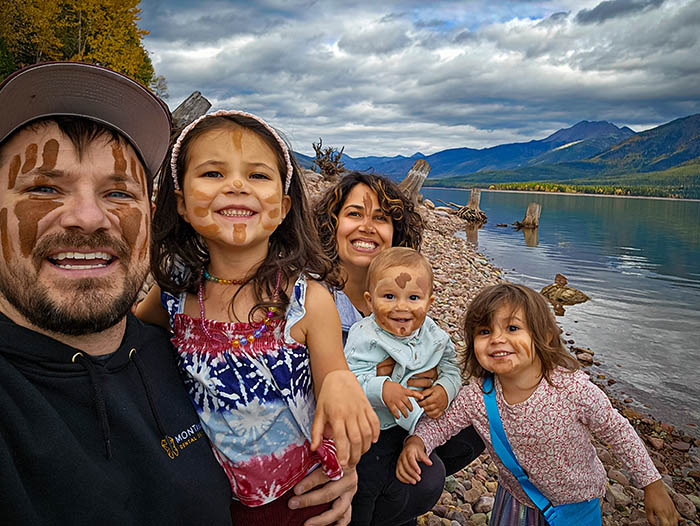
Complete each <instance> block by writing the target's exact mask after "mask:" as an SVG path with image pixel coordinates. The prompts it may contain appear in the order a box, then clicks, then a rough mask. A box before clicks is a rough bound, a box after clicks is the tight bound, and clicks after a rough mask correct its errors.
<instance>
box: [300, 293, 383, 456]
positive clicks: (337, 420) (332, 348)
mask: <svg viewBox="0 0 700 526" xmlns="http://www.w3.org/2000/svg"><path fill="white" fill-rule="evenodd" d="M305 306H306V315H305V316H304V318H303V319H302V320H301V321H300V322H299V329H300V330H302V331H303V332H304V335H305V341H306V346H307V347H308V349H309V358H310V362H311V374H312V376H313V380H314V386H315V392H316V414H315V415H314V423H313V427H312V429H311V437H312V440H311V448H312V449H314V450H315V449H316V448H317V447H318V446H319V445H320V444H321V439H322V438H323V432H324V430H326V428H327V427H330V429H331V430H332V438H333V440H334V441H335V446H336V449H337V452H338V460H339V462H340V463H341V465H343V466H354V465H355V464H357V462H358V461H359V460H360V456H361V455H362V453H364V452H365V451H367V450H368V449H369V446H370V445H371V443H372V442H375V441H376V440H377V438H378V437H379V419H378V418H377V415H376V413H375V412H374V410H373V409H372V407H371V406H370V404H369V402H368V401H367V397H366V396H365V394H364V392H363V391H362V387H360V384H359V383H358V381H357V379H356V378H355V375H354V374H352V372H350V370H349V369H348V364H347V362H346V361H345V355H344V353H343V345H342V339H341V331H340V318H339V317H338V311H337V310H336V308H335V303H334V302H333V298H332V297H331V295H330V293H329V292H328V291H327V290H326V289H325V288H324V287H323V286H322V285H321V284H320V283H318V282H315V281H311V280H309V282H308V284H307V289H306V305H305Z"/></svg>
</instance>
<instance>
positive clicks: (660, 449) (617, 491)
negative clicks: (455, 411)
mask: <svg viewBox="0 0 700 526" xmlns="http://www.w3.org/2000/svg"><path fill="white" fill-rule="evenodd" d="M307 175H308V176H309V177H308V181H309V190H310V194H311V195H312V196H314V195H318V193H319V192H321V191H322V190H323V189H324V188H326V187H327V186H328V184H329V183H327V182H325V181H322V180H321V179H320V178H319V176H318V174H314V173H313V172H307ZM425 205H428V206H425ZM418 210H419V212H420V213H421V215H422V216H423V218H424V220H425V222H426V231H425V235H424V240H423V247H422V252H423V253H424V254H425V255H426V257H427V258H428V259H429V260H430V262H431V263H432V265H433V270H434V273H435V302H434V303H433V306H432V307H431V310H430V315H431V317H432V318H433V319H434V320H435V321H436V322H437V323H438V324H439V325H440V326H441V327H442V328H443V329H444V330H446V331H447V332H448V333H450V335H451V336H452V339H453V341H454V343H455V346H456V347H457V351H458V352H459V350H460V348H462V349H463V348H464V340H463V338H462V336H461V334H460V333H461V328H460V325H461V318H462V316H463V315H464V312H465V310H466V307H467V305H468V304H469V301H471V299H472V298H473V297H474V296H475V295H476V293H477V292H478V291H479V290H481V289H482V288H483V287H485V286H488V285H493V284H496V283H499V282H502V281H504V278H503V273H502V271H501V270H500V269H498V268H496V267H494V266H492V265H490V264H489V263H488V261H487V260H486V258H484V257H483V256H482V255H481V254H479V253H478V252H477V251H476V250H475V249H474V247H473V245H471V244H470V243H468V242H467V241H466V240H464V239H461V238H459V237H456V236H455V235H454V234H455V233H456V232H457V231H462V230H464V227H465V225H466V223H465V222H464V221H463V220H461V219H459V218H458V217H456V216H454V215H451V214H449V213H448V212H447V211H445V210H440V209H437V210H436V209H435V208H434V207H432V206H430V203H425V204H422V205H420V206H419V207H418ZM567 337H568V338H570V335H567ZM567 341H568V343H569V344H570V349H571V351H572V352H573V353H575V354H576V356H577V358H579V361H580V362H581V364H582V365H583V368H584V370H587V366H590V365H591V364H592V363H593V362H594V361H595V359H594V352H593V351H591V350H589V349H584V348H581V347H575V346H573V343H574V342H573V340H571V339H569V340H567ZM589 374H592V373H590V371H589ZM601 377H602V378H601ZM592 380H593V382H594V383H596V385H598V386H599V387H601V389H603V390H604V391H606V387H607V386H608V385H610V384H612V383H614V380H613V379H609V378H606V377H605V376H604V375H602V374H601V375H592ZM606 392H607V391H606ZM610 399H611V402H612V404H613V406H614V407H616V408H617V409H618V410H619V411H620V412H621V413H622V414H623V415H624V416H625V417H627V419H628V420H629V421H630V422H631V423H632V425H633V426H634V428H635V429H636V430H637V433H638V434H639V435H640V436H641V437H642V439H643V441H644V443H645V444H646V446H647V449H648V450H649V454H650V455H651V457H652V459H653V461H654V464H655V465H656V466H657V468H658V469H659V472H660V473H661V474H662V477H663V480H664V483H665V484H666V486H667V489H668V490H669V493H670V494H671V496H672V498H673V501H674V502H675V504H676V507H677V509H678V511H679V513H680V515H681V517H682V518H681V521H680V524H682V525H700V439H698V438H693V437H690V436H688V435H686V434H685V433H683V432H680V431H678V430H676V429H674V427H673V426H670V425H667V424H664V423H662V422H659V421H657V420H655V419H653V418H651V417H648V416H645V415H642V414H640V413H637V412H636V411H634V410H632V409H630V408H628V407H627V406H626V404H625V403H624V401H620V400H616V399H615V398H612V397H611V398H610ZM594 443H595V446H596V449H597V451H598V456H599V458H600V459H601V461H602V462H603V465H604V466H605V468H606V470H607V472H608V488H607V491H606V495H605V498H604V499H603V502H602V509H603V525H604V526H618V525H619V526H623V525H624V526H627V525H629V526H643V525H646V524H648V522H647V519H646V515H645V513H644V492H643V491H642V490H640V489H638V488H636V487H634V486H633V485H632V484H631V483H630V480H629V476H628V475H627V474H626V473H625V471H624V469H623V468H622V467H621V465H620V463H619V462H618V461H617V459H615V458H614V457H613V455H612V454H611V453H610V451H609V450H608V448H607V447H606V446H605V445H604V444H601V443H597V442H594ZM497 482H498V473H497V470H496V466H495V464H494V463H493V462H492V461H491V459H490V457H489V455H488V453H484V454H483V455H481V456H480V457H479V458H478V459H477V460H476V461H474V462H472V463H471V464H470V465H469V466H468V467H467V468H465V469H464V470H462V471H460V472H458V473H456V474H455V475H454V476H451V477H448V478H447V480H446V481H445V490H444V492H443V494H442V496H441V497H440V500H439V501H438V504H437V505H436V506H435V507H434V508H433V510H432V511H431V512H429V513H427V514H426V515H423V516H422V517H420V518H419V521H418V524H419V525H421V526H467V525H484V524H488V520H489V517H490V512H491V508H492V507H493V500H494V495H495V492H496V486H497Z"/></svg>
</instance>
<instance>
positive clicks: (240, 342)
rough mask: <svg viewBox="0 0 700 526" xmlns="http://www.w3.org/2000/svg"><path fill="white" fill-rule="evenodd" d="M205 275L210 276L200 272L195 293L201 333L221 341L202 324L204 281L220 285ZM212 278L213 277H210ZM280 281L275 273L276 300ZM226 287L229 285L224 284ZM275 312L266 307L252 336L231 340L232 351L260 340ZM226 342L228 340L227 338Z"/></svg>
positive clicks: (207, 273) (216, 280) (275, 310)
mask: <svg viewBox="0 0 700 526" xmlns="http://www.w3.org/2000/svg"><path fill="white" fill-rule="evenodd" d="M207 275H209V276H211V274H209V272H207V271H206V269H205V270H203V271H202V278H201V279H200V280H199V291H198V292H197V298H198V299H199V321H200V323H201V324H202V331H204V334H206V335H207V338H209V339H210V340H217V341H221V339H220V338H215V337H214V336H213V335H212V334H211V333H210V332H209V329H207V326H206V324H205V323H204V319H205V318H204V280H205V279H207V280H209V281H214V282H216V283H220V281H218V279H219V278H215V279H213V280H211V279H209V278H208V277H207ZM211 277H214V276H211ZM280 279H281V273H280V272H278V273H277V284H276V285H275V295H274V298H275V299H277V295H278V292H279V287H280ZM222 281H224V282H227V281H231V282H233V281H234V280H222ZM226 284H227V285H228V284H229V283H226ZM275 312H277V307H275V306H272V307H268V309H267V314H266V315H265V319H263V321H261V322H260V325H258V328H257V329H255V330H254V331H253V334H250V335H248V336H247V337H245V338H233V339H232V340H231V347H233V348H234V349H239V348H241V349H243V348H245V346H246V345H248V344H249V343H253V342H254V341H255V340H257V339H258V338H260V337H261V336H262V335H263V333H264V332H265V331H267V327H268V326H269V325H270V323H272V318H273V317H274V315H275ZM227 340H228V338H227Z"/></svg>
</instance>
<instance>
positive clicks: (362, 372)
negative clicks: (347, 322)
mask: <svg viewBox="0 0 700 526" xmlns="http://www.w3.org/2000/svg"><path fill="white" fill-rule="evenodd" d="M389 356H391V358H392V359H393V360H394V361H395V362H396V365H395V366H394V370H393V372H392V374H391V376H377V364H378V363H379V362H381V361H383V360H384V359H386V358H387V357H389ZM345 358H346V359H347V361H348V365H349V366H350V370H351V371H352V372H353V373H355V376H357V379H358V380H359V381H360V385H362V388H363V389H364V391H365V394H366V395H367V398H368V399H369V401H370V403H371V404H372V406H373V407H374V410H375V411H376V413H377V416H378V417H379V424H380V428H381V429H389V428H391V427H394V426H396V425H399V426H401V427H403V428H404V429H406V430H407V431H408V432H409V433H413V430H414V428H415V427H416V423H417V422H418V419H419V418H420V417H421V415H422V414H423V408H421V407H420V406H419V405H418V404H417V403H415V402H414V400H413V399H412V398H409V401H410V402H411V405H412V410H411V412H410V413H409V415H408V418H404V417H403V416H401V417H400V418H395V417H394V415H392V414H391V411H389V409H388V408H387V407H386V405H385V404H384V400H383V399H382V388H383V386H384V382H386V381H387V380H391V381H392V382H397V383H400V384H401V385H403V386H404V387H405V386H406V385H407V382H408V380H409V379H410V378H411V377H412V376H414V375H415V374H416V373H421V372H423V371H427V370H429V369H432V368H433V367H437V372H438V377H437V380H436V382H435V384H437V385H441V386H442V387H443V388H444V389H445V392H446V393H447V400H448V403H451V402H452V400H454V398H455V396H457V391H458V390H459V388H460V386H461V385H462V378H461V376H460V372H459V367H458V365H457V355H456V353H455V348H454V344H453V343H452V340H450V335H449V334H447V333H446V332H445V331H443V330H442V329H441V328H440V327H438V326H437V324H436V323H435V322H434V321H433V320H432V319H431V318H429V317H426V318H425V321H424V322H423V325H422V326H421V328H420V329H418V331H416V332H415V333H414V334H412V335H410V336H407V337H405V338H401V337H399V336H395V335H393V334H391V333H390V332H387V331H385V330H384V329H382V328H381V327H380V326H379V325H378V324H377V322H376V320H375V319H374V315H371V316H369V317H367V318H363V319H361V320H360V321H358V322H356V323H355V324H354V325H353V326H352V327H351V328H350V332H349V334H348V340H347V343H346V344H345Z"/></svg>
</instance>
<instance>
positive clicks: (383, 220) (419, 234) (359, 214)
mask: <svg viewBox="0 0 700 526" xmlns="http://www.w3.org/2000/svg"><path fill="white" fill-rule="evenodd" d="M314 212H315V213H314V218H315V220H316V226H317V228H318V231H319V235H320V237H321V242H322V244H323V249H324V251H325V252H326V255H328V257H330V258H331V260H333V261H334V263H335V264H336V265H337V267H338V270H339V271H340V274H341V276H342V277H343V278H344V280H345V285H344V287H343V289H342V290H336V291H334V297H335V303H336V307H337V308H338V312H339V314H340V321H341V325H342V328H343V342H345V339H346V338H347V332H348V330H349V329H350V327H352V325H353V324H354V323H356V322H357V321H359V320H360V319H362V318H363V317H364V316H366V315H367V314H369V309H368V307H367V305H366V303H365V300H364V297H363V293H364V291H365V281H366V278H367V268H368V267H369V264H370V262H371V261H372V259H374V257H375V256H376V255H377V254H379V253H380V252H381V251H382V250H385V249H387V248H389V247H392V246H406V247H411V248H414V249H416V250H418V249H419V248H420V245H421V242H422V239H423V229H424V223H423V219H422V218H421V216H420V215H419V214H418V213H417V212H416V211H415V209H414V206H413V204H412V203H411V202H410V201H409V200H408V199H406V197H405V196H404V195H403V193H402V192H401V190H399V189H398V187H397V186H396V185H395V184H394V183H392V182H391V181H389V180H388V179H386V178H384V177H380V176H377V175H373V174H366V173H361V172H350V173H349V174H346V175H345V176H344V177H343V178H342V179H341V180H340V182H338V184H336V185H335V186H334V187H333V188H331V189H330V190H328V191H327V192H326V193H325V195H323V196H322V197H321V199H320V201H319V202H318V203H317V204H316V206H315V210H314ZM393 366H394V362H393V360H391V359H390V358H389V359H388V360H387V361H385V362H382V364H380V365H379V366H378V367H377V375H379V376H386V375H389V374H391V371H392V368H393ZM432 373H433V374H432V376H431V377H426V375H425V374H424V375H423V376H421V377H416V378H414V379H413V380H411V381H409V386H411V387H421V388H426V387H430V386H431V385H432V382H433V380H434V379H435V378H436V376H437V371H434V370H433V371H432ZM483 450H484V443H483V442H482V440H481V438H479V436H478V435H477V434H476V432H475V431H474V428H473V427H468V428H466V429H464V430H463V431H461V432H460V433H459V434H458V435H456V436H454V437H453V438H452V439H450V440H449V441H448V442H447V443H446V444H445V445H444V446H442V447H441V448H438V449H437V450H436V451H437V454H438V456H439V460H442V463H443V464H444V466H445V472H446V473H447V474H452V473H455V472H457V471H459V470H460V469H462V468H463V467H465V466H466V465H467V464H469V463H470V462H471V461H473V460H474V459H475V458H476V457H478V456H479V455H480V454H481V452H482V451H483ZM366 454H372V449H370V451H369V452H368V453H366ZM394 464H395V459H394ZM393 467H395V465H394V466H393ZM393 467H391V473H393V471H394V469H393ZM434 468H435V469H433V470H432V472H433V476H432V477H423V479H422V480H421V481H420V482H419V483H418V484H417V485H415V486H411V485H406V484H402V483H400V482H399V481H398V480H396V479H395V477H392V480H391V482H390V483H389V484H388V485H387V486H386V487H384V488H382V489H381V491H382V498H381V499H380V500H379V501H378V502H377V506H376V507H375V510H374V512H373V514H372V520H371V524H393V525H401V526H409V525H413V524H416V517H417V516H419V515H422V514H423V513H426V512H427V511H429V510H430V509H431V508H432V506H433V505H434V504H435V502H436V501H437V499H438V498H439V496H440V494H441V492H442V486H443V483H444V477H442V476H441V469H442V468H441V467H440V466H437V467H435V463H434ZM358 476H359V477H360V478H362V469H361V466H358ZM356 512H359V510H357V509H356V507H355V506H354V511H353V522H355V515H356Z"/></svg>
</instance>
